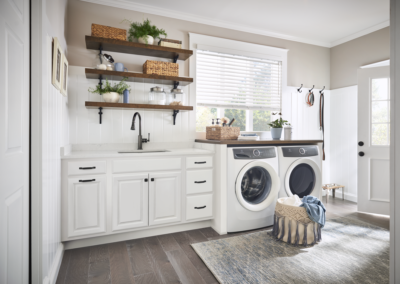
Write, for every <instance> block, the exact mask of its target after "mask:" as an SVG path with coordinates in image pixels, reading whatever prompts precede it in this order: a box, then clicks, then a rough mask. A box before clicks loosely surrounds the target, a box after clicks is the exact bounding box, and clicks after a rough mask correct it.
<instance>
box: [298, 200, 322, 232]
mask: <svg viewBox="0 0 400 284" xmlns="http://www.w3.org/2000/svg"><path fill="white" fill-rule="evenodd" d="M302 201H303V203H302V204H301V205H300V207H304V208H306V211H307V214H308V217H310V219H311V220H313V221H314V222H316V223H318V224H320V225H321V228H323V227H324V226H325V211H326V209H325V206H324V204H323V203H322V202H321V200H319V199H318V198H316V197H314V196H311V195H308V196H304V197H303V200H302Z"/></svg>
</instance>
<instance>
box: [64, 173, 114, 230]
mask: <svg viewBox="0 0 400 284" xmlns="http://www.w3.org/2000/svg"><path fill="white" fill-rule="evenodd" d="M67 208H68V209H67V210H68V237H75V236H82V235H90V234H98V233H105V231H106V219H105V213H106V177H105V176H81V177H79V178H69V179H68V205H67Z"/></svg>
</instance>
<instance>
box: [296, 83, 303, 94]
mask: <svg viewBox="0 0 400 284" xmlns="http://www.w3.org/2000/svg"><path fill="white" fill-rule="evenodd" d="M301 88H303V84H301V86H300V88H298V89H297V91H298V92H299V93H301V92H303V91H302V90H301Z"/></svg>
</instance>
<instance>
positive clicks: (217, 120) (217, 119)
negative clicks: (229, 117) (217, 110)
mask: <svg viewBox="0 0 400 284" xmlns="http://www.w3.org/2000/svg"><path fill="white" fill-rule="evenodd" d="M218 120H219V118H217V125H215V126H219V127H221V125H219V121H218Z"/></svg>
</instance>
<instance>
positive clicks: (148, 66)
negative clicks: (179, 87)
mask: <svg viewBox="0 0 400 284" xmlns="http://www.w3.org/2000/svg"><path fill="white" fill-rule="evenodd" d="M143 73H144V74H157V75H165V76H179V65H178V63H171V62H163V61H154V60H147V61H146V62H145V63H144V64H143Z"/></svg>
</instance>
